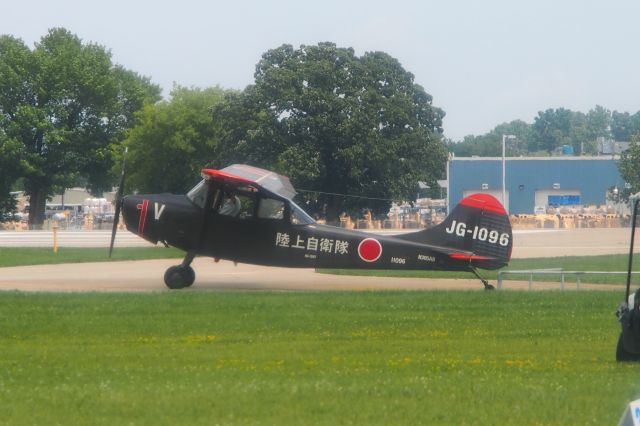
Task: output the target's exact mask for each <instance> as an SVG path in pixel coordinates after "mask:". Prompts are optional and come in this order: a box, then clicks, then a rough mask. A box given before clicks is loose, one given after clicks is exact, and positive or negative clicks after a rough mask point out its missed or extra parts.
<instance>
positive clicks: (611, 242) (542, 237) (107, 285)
mask: <svg viewBox="0 0 640 426" xmlns="http://www.w3.org/2000/svg"><path fill="white" fill-rule="evenodd" d="M27 234H29V233H25V235H24V236H23V242H24V241H26V239H28V237H27ZM629 236H630V232H629V229H573V230H549V231H547V230H532V231H518V232H516V233H515V235H514V250H513V256H514V257H520V258H524V257H557V256H578V255H597V254H609V253H626V252H627V251H628V247H629ZM99 238H102V237H99ZM0 241H2V233H0ZM138 243H139V242H138V241H136V245H137V244H138ZM123 244H125V243H123ZM16 245H17V244H16ZM116 247H117V244H116ZM116 249H117V248H116ZM638 250H639V251H640V247H638ZM178 262H179V260H178V259H168V260H148V261H135V262H134V261H130V262H109V263H84V264H65V265H39V266H22V267H10V268H0V290H23V291H149V290H159V291H160V290H165V287H164V284H163V278H162V277H163V274H164V271H165V270H166V268H168V267H169V266H171V265H174V264H176V263H178ZM193 266H194V269H195V270H196V276H197V278H196V284H195V285H194V287H193V288H194V289H196V288H197V289H225V288H235V289H276V290H291V289H296V290H331V289H419V288H428V289H439V288H454V289H466V288H476V289H481V288H482V286H481V284H480V283H479V282H478V280H475V279H469V280H466V279H460V280H447V279H442V280H441V279H428V280H426V279H423V278H386V277H356V276H335V275H326V274H318V273H315V272H314V271H313V270H311V269H287V268H267V267H260V266H253V265H243V264H241V265H237V266H236V265H234V264H233V263H232V262H224V261H222V262H219V263H215V262H214V261H213V260H212V259H208V258H198V259H196V260H195V261H194V264H193ZM513 286H518V284H513V285H512V284H510V285H509V287H513ZM537 287H539V286H538V285H537Z"/></svg>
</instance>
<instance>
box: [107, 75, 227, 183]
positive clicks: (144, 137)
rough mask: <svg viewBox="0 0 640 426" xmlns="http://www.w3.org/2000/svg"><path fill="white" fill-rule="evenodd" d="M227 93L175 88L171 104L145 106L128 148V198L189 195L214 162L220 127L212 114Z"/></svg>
mask: <svg viewBox="0 0 640 426" xmlns="http://www.w3.org/2000/svg"><path fill="white" fill-rule="evenodd" d="M225 93H230V94H231V93H232V92H225V91H224V90H223V89H221V88H219V87H213V88H208V89H203V90H201V89H197V88H192V89H189V88H185V87H180V86H175V87H174V88H173V90H172V92H171V99H170V100H168V101H163V102H159V103H157V104H155V105H147V106H145V107H144V108H143V109H142V110H141V111H140V112H139V113H138V114H137V115H136V118H137V120H138V123H137V125H136V126H135V127H134V128H133V129H132V130H131V131H130V132H129V134H128V138H127V140H126V141H125V143H124V146H125V147H128V148H129V153H128V157H127V164H128V166H127V188H128V189H127V190H126V191H125V193H126V192H130V190H133V189H135V190H137V191H139V192H140V193H159V192H172V193H178V194H181V193H185V192H186V191H188V190H189V189H190V188H191V187H192V186H193V185H194V184H195V183H196V182H197V181H198V180H199V177H200V170H201V169H202V168H203V167H205V166H206V165H207V164H208V163H210V162H211V161H212V160H213V159H215V149H216V144H217V140H218V137H219V136H218V133H219V127H220V123H219V121H217V120H215V119H214V118H213V117H212V115H211V110H212V108H213V107H214V106H216V105H218V104H219V103H221V102H222V101H223V97H224V94H225ZM233 93H235V92H233ZM120 155H121V154H120ZM115 168H116V169H118V170H120V166H119V165H117V166H116V167H115Z"/></svg>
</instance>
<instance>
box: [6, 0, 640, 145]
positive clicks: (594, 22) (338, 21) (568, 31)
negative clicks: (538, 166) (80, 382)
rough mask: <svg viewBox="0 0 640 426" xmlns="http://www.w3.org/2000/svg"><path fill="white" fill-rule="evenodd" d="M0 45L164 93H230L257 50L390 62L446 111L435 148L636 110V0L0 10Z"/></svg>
mask: <svg viewBox="0 0 640 426" xmlns="http://www.w3.org/2000/svg"><path fill="white" fill-rule="evenodd" d="M0 11H1V12H0V34H12V35H14V36H17V37H19V38H21V39H22V40H24V41H25V43H27V44H28V45H29V46H31V47H33V44H34V43H35V42H37V41H38V40H39V39H40V38H41V37H42V36H43V35H45V34H46V32H47V30H48V29H49V28H52V27H65V28H67V29H68V30H70V31H71V32H73V33H75V34H76V35H78V36H79V37H80V38H81V39H83V40H84V41H85V42H90V41H91V42H96V43H99V44H102V45H104V46H105V47H107V48H109V49H110V50H111V52H112V54H113V59H114V61H115V62H117V63H120V64H122V65H123V66H124V67H125V68H127V69H130V70H133V71H136V72H138V73H140V74H142V75H146V76H148V77H151V79H152V81H153V82H154V83H157V84H159V85H160V86H162V88H163V89H164V94H165V95H167V94H168V93H169V91H170V90H171V87H172V84H173V82H176V83H178V84H180V85H183V86H198V87H209V86H215V85H220V86H222V87H225V88H238V89H242V88H244V87H245V86H246V85H247V84H251V83H252V82H253V71H254V67H255V64H256V63H257V62H258V61H259V59H260V56H261V55H262V53H264V52H265V51H267V50H268V49H272V48H276V47H278V46H280V45H282V44H284V43H288V44H292V45H293V46H295V47H298V46H299V45H300V44H307V45H308V44H316V43H318V42H321V41H331V42H335V43H336V44H337V45H338V46H340V47H353V48H354V49H355V51H356V54H357V55H362V54H363V53H364V52H367V51H374V50H380V51H384V52H386V53H388V54H390V55H391V56H393V57H395V58H397V59H398V60H399V61H400V62H401V63H402V65H403V66H404V68H405V69H406V70H408V71H410V72H412V73H413V74H414V75H415V81H416V83H418V84H420V85H422V86H423V87H424V88H425V90H426V91H427V92H428V93H430V94H431V95H432V96H433V103H434V105H436V106H438V107H440V108H442V109H444V110H445V111H446V117H445V121H444V130H445V135H446V136H447V137H450V138H453V139H461V138H462V137H463V136H464V135H467V134H482V133H486V132H487V131H489V130H491V129H492V128H493V127H495V126H496V125H498V124H500V123H503V122H507V121H511V120H514V119H522V120H525V121H527V122H532V121H533V119H534V117H535V116H536V115H537V113H538V111H540V110H543V109H547V108H557V107H565V108H569V109H572V110H575V111H583V112H587V111H588V110H589V109H591V108H593V107H594V106H595V105H597V104H599V105H602V106H604V107H606V108H609V109H611V110H618V111H628V112H632V113H634V112H636V111H638V110H640V55H639V54H638V47H639V45H640V24H638V21H639V19H640V1H638V0H607V1H605V0H601V1H589V0H582V1H580V0H525V1H522V0H521V1H518V0H485V1H472V0H466V1H463V0H458V1H456V0H440V1H433V0H424V1H418V0H416V1H410V0H395V1H384V2H383V1H377V0H366V1H365V0H357V1H349V0H341V1H337V0H323V1H315V2H309V1H304V0H275V1H268V0H264V1H259V0H235V1H224V2H223V1H204V0H203V1H196V0H182V1H171V2H168V1H163V0H155V1H148V0H128V1H123V0H110V1H100V2H97V1H91V0H55V1H51V0H40V1H37V0H20V1H15V0H11V1H10V0H0Z"/></svg>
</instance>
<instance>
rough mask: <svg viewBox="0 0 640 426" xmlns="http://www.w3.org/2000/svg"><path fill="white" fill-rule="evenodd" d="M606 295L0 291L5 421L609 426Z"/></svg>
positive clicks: (611, 368)
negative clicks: (60, 292) (584, 425)
mask: <svg viewBox="0 0 640 426" xmlns="http://www.w3.org/2000/svg"><path fill="white" fill-rule="evenodd" d="M620 299H621V295H620V294H619V292H508V291H504V292H438V291H428V292H335V293H334V292H319V293H313V292H299V293H298V292H286V293H283V292H240V291H224V292H206V291H201V292H196V291H183V292H166V293H151V294H93V293H84V294H37V293H36V294H33V293H27V294H24V293H14V292H7V293H0V306H2V309H1V310H0V413H2V414H1V416H2V423H4V424H154V425H155V424H167V425H169V424H171V425H173V424H331V425H334V424H454V423H455V424H459V423H463V424H465V423H466V424H614V423H616V422H617V421H618V419H619V417H620V415H621V414H622V411H623V409H624V407H625V405H626V404H627V403H628V402H629V401H630V400H634V399H637V398H640V380H639V378H640V365H638V364H618V363H616V362H615V361H614V351H615V344H616V339H617V335H618V323H617V321H616V320H615V317H614V315H613V311H614V310H615V307H616V305H617V303H618V302H619V301H620Z"/></svg>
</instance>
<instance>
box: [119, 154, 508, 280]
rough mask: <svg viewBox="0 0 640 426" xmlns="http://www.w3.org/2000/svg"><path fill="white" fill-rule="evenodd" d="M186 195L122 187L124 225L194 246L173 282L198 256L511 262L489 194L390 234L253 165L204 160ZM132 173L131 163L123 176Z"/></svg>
mask: <svg viewBox="0 0 640 426" xmlns="http://www.w3.org/2000/svg"><path fill="white" fill-rule="evenodd" d="M202 178H203V179H202V181H200V183H198V184H197V185H196V186H195V187H194V188H193V189H191V190H190V191H189V192H188V193H187V194H186V195H173V194H149V195H128V196H126V197H121V195H120V196H119V197H118V203H117V205H116V218H115V221H114V226H113V233H112V239H111V248H110V252H111V250H112V249H113V241H114V237H115V231H116V228H117V226H118V218H119V212H120V210H122V216H123V218H124V221H125V224H126V227H127V229H128V230H129V231H131V232H133V233H136V234H138V235H140V236H141V237H142V238H144V239H146V240H147V241H150V242H152V243H154V244H156V243H158V242H161V243H163V244H164V245H165V246H173V247H177V248H179V249H181V250H184V251H185V252H186V255H185V258H184V260H183V261H182V263H181V264H179V265H176V266H172V267H170V268H169V269H167V271H166V273H165V274H164V281H165V284H166V285H167V286H168V287H169V288H172V289H179V288H184V287H189V286H191V285H192V284H193V283H194V281H195V272H194V270H193V268H192V267H191V262H192V261H193V259H194V258H195V257H196V256H209V257H213V258H214V259H216V260H219V259H226V260H231V261H234V262H241V263H251V264H258V265H267V266H283V267H292V268H345V269H353V268H356V269H411V270H448V271H469V272H472V273H474V274H475V275H476V276H477V277H478V278H479V279H480V280H481V281H482V282H483V284H484V286H485V288H487V289H491V288H493V287H492V286H491V285H490V284H489V283H488V282H487V281H486V280H484V279H483V278H482V277H480V275H479V274H478V272H477V271H476V268H481V269H497V268H501V267H503V266H505V265H507V264H508V262H509V259H510V257H511V249H512V246H513V238H512V233H511V225H510V223H509V217H508V216H507V214H506V212H505V210H504V208H503V206H502V205H501V204H500V202H499V201H498V200H497V199H495V198H494V197H492V196H491V195H488V194H482V193H479V194H474V195H470V196H468V197H466V198H464V199H463V200H462V201H461V202H460V203H459V204H458V205H457V206H456V207H455V208H454V209H453V211H452V212H451V214H450V215H449V216H448V217H447V218H446V220H445V221H444V222H443V223H441V224H439V225H437V226H434V227H432V228H428V229H425V230H421V231H417V232H412V233H407V234H401V235H394V236H387V235H377V234H372V233H365V232H361V231H356V230H349V229H343V228H338V227H334V226H328V225H321V224H318V223H316V222H315V220H313V219H312V218H311V217H310V216H309V215H308V214H307V213H305V212H304V211H303V210H302V209H301V208H300V207H299V206H298V205H296V203H295V202H294V201H293V197H294V196H295V195H296V191H295V190H294V188H293V186H292V185H291V183H290V182H289V179H288V178H286V177H284V176H282V175H279V174H277V173H274V172H271V171H268V170H264V169H259V168H256V167H252V166H247V165H240V164H236V165H232V166H229V167H226V168H224V169H221V170H213V169H203V170H202ZM123 180H124V172H123V176H122V180H121V184H120V188H122V186H123V185H122V183H123Z"/></svg>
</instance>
